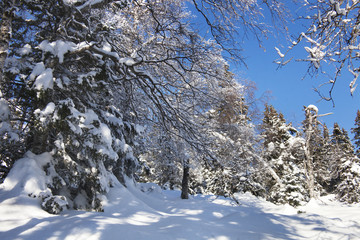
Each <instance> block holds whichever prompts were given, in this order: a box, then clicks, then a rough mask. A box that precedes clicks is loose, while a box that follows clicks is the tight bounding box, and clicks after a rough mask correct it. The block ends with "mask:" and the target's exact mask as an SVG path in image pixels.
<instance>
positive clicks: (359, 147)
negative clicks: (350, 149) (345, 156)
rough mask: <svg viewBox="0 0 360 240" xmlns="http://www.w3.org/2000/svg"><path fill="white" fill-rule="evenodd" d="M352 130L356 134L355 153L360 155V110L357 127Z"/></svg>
mask: <svg viewBox="0 0 360 240" xmlns="http://www.w3.org/2000/svg"><path fill="white" fill-rule="evenodd" d="M351 132H352V133H353V134H354V144H355V149H356V152H355V153H356V155H357V156H358V157H360V110H358V111H357V113H356V118H355V127H354V128H352V129H351Z"/></svg>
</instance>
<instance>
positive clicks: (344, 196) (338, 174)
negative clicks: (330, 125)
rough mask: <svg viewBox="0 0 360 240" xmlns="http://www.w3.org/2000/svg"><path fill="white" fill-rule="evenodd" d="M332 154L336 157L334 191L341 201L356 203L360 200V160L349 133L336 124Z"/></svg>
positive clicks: (333, 168)
mask: <svg viewBox="0 0 360 240" xmlns="http://www.w3.org/2000/svg"><path fill="white" fill-rule="evenodd" d="M331 143H332V146H333V151H332V155H333V157H334V158H335V161H334V165H333V166H332V174H331V176H332V179H333V184H334V188H335V190H334V193H336V195H337V198H338V199H339V200H340V201H344V202H348V203H354V202H359V200H360V191H359V187H358V186H359V183H360V160H359V158H358V157H356V156H355V155H354V149H353V146H352V143H351V141H350V138H349V136H348V133H347V131H346V130H345V129H340V127H339V125H338V124H337V123H335V124H334V129H333V134H332V136H331Z"/></svg>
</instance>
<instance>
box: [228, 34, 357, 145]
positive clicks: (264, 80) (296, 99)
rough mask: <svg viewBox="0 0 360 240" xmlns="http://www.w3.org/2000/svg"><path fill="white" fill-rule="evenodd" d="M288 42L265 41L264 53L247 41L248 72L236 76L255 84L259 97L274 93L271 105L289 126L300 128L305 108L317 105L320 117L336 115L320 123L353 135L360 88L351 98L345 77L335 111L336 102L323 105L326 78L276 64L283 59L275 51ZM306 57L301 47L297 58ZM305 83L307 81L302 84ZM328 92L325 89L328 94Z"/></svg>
mask: <svg viewBox="0 0 360 240" xmlns="http://www.w3.org/2000/svg"><path fill="white" fill-rule="evenodd" d="M286 44H287V43H286V42H285V40H282V39H281V38H277V39H275V38H271V39H269V40H264V42H263V45H264V46H265V49H266V51H264V49H261V48H259V46H258V43H257V42H256V40H254V39H251V38H250V39H248V40H245V41H244V43H243V48H244V53H243V54H244V56H245V57H246V60H245V62H246V64H247V68H245V67H244V66H242V67H237V68H236V69H233V70H235V72H236V73H237V74H238V75H240V77H242V78H246V79H248V80H251V81H254V82H255V83H256V85H257V87H258V93H257V95H258V96H260V95H261V94H262V93H264V92H265V91H271V96H272V98H271V99H270V102H269V103H270V104H272V105H274V107H275V108H276V109H277V110H278V111H280V112H282V113H283V114H284V116H285V118H286V119H287V121H289V122H293V124H294V125H295V126H298V125H299V124H300V123H301V121H302V120H303V119H304V112H303V106H308V105H309V104H314V105H316V106H317V107H318V108H319V114H323V113H328V112H332V113H333V114H332V115H330V116H324V117H321V118H320V120H321V121H322V122H325V123H326V124H327V126H328V127H329V129H330V130H331V129H332V126H333V124H334V122H338V123H339V125H340V127H344V128H345V129H346V130H347V131H348V132H349V135H350V137H351V138H352V134H350V131H351V128H352V127H354V121H355V117H356V112H357V110H358V109H359V108H360V105H359V103H360V88H359V89H357V90H356V91H355V93H354V96H351V95H350V91H349V83H350V82H351V80H352V78H351V76H350V75H347V74H344V76H343V77H342V78H340V80H339V81H338V82H337V83H336V86H335V89H334V91H333V98H334V100H335V107H333V104H332V102H328V101H324V100H322V101H320V100H321V99H320V97H319V95H318V94H317V93H316V92H315V91H314V87H317V86H318V85H319V84H321V83H322V82H325V81H327V80H328V79H325V78H324V76H320V77H319V78H311V77H309V76H308V77H306V78H305V79H303V77H304V75H305V74H306V71H307V67H308V65H307V63H304V62H295V61H293V62H291V63H289V64H288V65H286V66H284V67H282V68H280V69H277V64H275V63H273V62H274V60H276V59H278V58H279V56H278V54H277V52H276V50H275V49H274V47H279V48H280V46H281V45H284V46H285V45H286ZM301 55H303V56H304V55H306V52H305V50H304V48H303V47H298V49H296V50H295V52H294V53H293V56H295V57H296V56H299V57H300V56H301ZM302 79H303V80H302ZM326 93H327V90H326V89H324V94H326Z"/></svg>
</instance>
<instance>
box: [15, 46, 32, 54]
mask: <svg viewBox="0 0 360 240" xmlns="http://www.w3.org/2000/svg"><path fill="white" fill-rule="evenodd" d="M31 51H32V49H31V46H30V44H25V45H24V47H22V48H20V49H19V50H18V53H19V54H20V55H21V56H24V55H27V54H29V53H31Z"/></svg>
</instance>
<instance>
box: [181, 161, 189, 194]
mask: <svg viewBox="0 0 360 240" xmlns="http://www.w3.org/2000/svg"><path fill="white" fill-rule="evenodd" d="M183 168H184V170H183V179H182V182H181V199H188V198H189V170H190V167H189V160H185V161H184V164H183Z"/></svg>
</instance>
